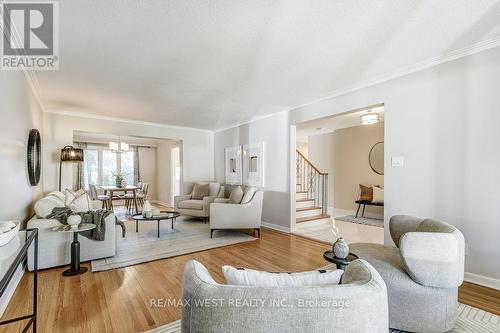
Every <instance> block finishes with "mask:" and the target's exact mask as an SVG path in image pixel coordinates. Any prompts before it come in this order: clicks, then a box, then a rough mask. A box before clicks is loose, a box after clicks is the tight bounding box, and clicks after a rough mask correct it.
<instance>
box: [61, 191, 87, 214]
mask: <svg viewBox="0 0 500 333" xmlns="http://www.w3.org/2000/svg"><path fill="white" fill-rule="evenodd" d="M65 205H66V207H67V208H70V209H71V210H72V211H73V212H74V213H86V212H88V211H90V210H92V200H91V199H90V196H89V195H88V194H87V193H86V192H85V191H84V190H81V189H80V190H78V191H77V192H73V191H71V190H68V189H66V202H65Z"/></svg>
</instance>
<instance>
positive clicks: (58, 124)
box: [43, 113, 214, 192]
mask: <svg viewBox="0 0 500 333" xmlns="http://www.w3.org/2000/svg"><path fill="white" fill-rule="evenodd" d="M43 120H44V141H45V148H44V165H45V168H44V171H43V179H44V191H45V192H49V191H52V190H54V189H57V183H58V175H59V156H60V149H61V148H62V147H64V146H65V145H67V144H71V143H72V142H73V131H75V130H76V131H86V132H96V133H109V134H115V135H122V136H137V137H150V138H159V139H174V140H182V146H183V154H182V167H183V170H182V172H183V180H185V181H198V180H213V177H214V167H213V166H214V155H213V154H214V145H213V139H214V138H213V132H211V131H206V130H196V129H188V128H181V127H175V126H168V125H154V124H148V123H141V122H135V121H128V120H119V119H109V118H105V117H95V118H92V117H86V116H81V115H70V114H57V113H44V115H43ZM63 168H64V170H63V181H62V183H63V186H62V188H63V189H64V188H65V187H71V184H72V177H73V173H72V172H71V170H70V166H68V165H65V166H63Z"/></svg>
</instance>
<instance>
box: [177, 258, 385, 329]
mask: <svg viewBox="0 0 500 333" xmlns="http://www.w3.org/2000/svg"><path fill="white" fill-rule="evenodd" d="M182 299H183V301H184V302H185V306H183V308H182V320H181V331H182V332H190V333H198V332H199V333H219V332H231V333H246V332H253V333H267V332H287V333H295V332H296V333H302V332H356V333H387V332H388V330H389V329H388V327H389V324H388V321H389V318H388V317H389V315H388V309H387V289H386V286H385V283H384V281H383V280H382V278H381V277H380V275H379V274H378V273H377V271H376V270H375V269H374V268H373V267H372V266H371V265H370V264H368V263H367V262H366V261H364V260H356V261H353V262H352V263H350V264H349V266H348V267H347V269H346V271H345V273H344V275H343V277H342V282H341V284H340V285H326V286H307V287H254V286H237V285H224V284H219V283H217V282H216V281H215V280H214V279H213V278H212V276H211V275H210V273H209V272H208V270H207V269H206V268H205V267H204V266H203V265H202V264H201V263H199V262H196V261H194V260H191V261H188V262H187V264H186V267H185V269H184V278H183V284H182ZM256 300H258V302H257V301H256ZM207 301H208V302H210V303H209V304H208V305H207V306H203V305H205V304H207ZM252 303H253V304H254V306H252V305H251V304H252Z"/></svg>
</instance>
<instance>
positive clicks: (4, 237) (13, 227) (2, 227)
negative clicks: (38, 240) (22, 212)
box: [0, 221, 21, 246]
mask: <svg viewBox="0 0 500 333" xmlns="http://www.w3.org/2000/svg"><path fill="white" fill-rule="evenodd" d="M20 226H21V223H20V222H19V221H4V222H0V246H4V245H6V244H8V243H9V242H10V241H11V240H12V239H13V238H14V237H16V236H17V234H18V233H19V227H20Z"/></svg>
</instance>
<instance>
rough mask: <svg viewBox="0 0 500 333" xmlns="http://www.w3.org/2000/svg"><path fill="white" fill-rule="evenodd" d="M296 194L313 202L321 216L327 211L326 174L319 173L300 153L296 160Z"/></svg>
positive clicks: (298, 152)
mask: <svg viewBox="0 0 500 333" xmlns="http://www.w3.org/2000/svg"><path fill="white" fill-rule="evenodd" d="M296 177H297V181H296V192H302V193H306V198H307V199H308V200H313V202H314V207H316V208H321V214H323V215H326V214H327V211H328V173H326V172H321V171H319V169H318V168H317V167H315V166H314V165H313V164H312V163H311V162H310V161H309V160H308V159H307V158H306V157H305V156H304V155H303V154H302V153H301V152H300V151H298V150H297V159H296Z"/></svg>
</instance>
